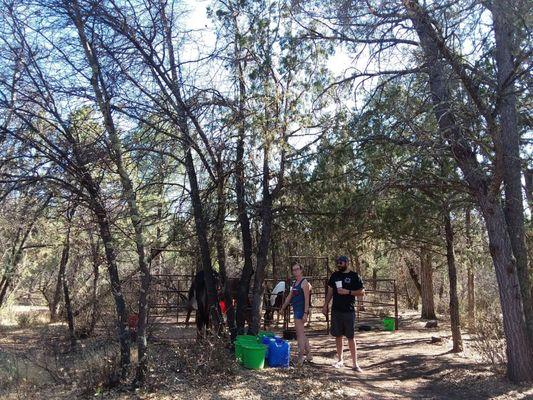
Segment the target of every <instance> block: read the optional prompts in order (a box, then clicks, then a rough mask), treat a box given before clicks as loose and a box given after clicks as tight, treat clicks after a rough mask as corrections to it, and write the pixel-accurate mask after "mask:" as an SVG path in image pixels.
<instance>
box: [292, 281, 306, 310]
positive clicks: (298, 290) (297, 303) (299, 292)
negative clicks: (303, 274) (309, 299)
mask: <svg viewBox="0 0 533 400" xmlns="http://www.w3.org/2000/svg"><path fill="white" fill-rule="evenodd" d="M304 281H305V279H302V280H301V281H300V283H298V284H296V283H295V284H294V285H292V288H291V293H292V297H291V305H292V307H293V308H300V307H304V306H305V296H304V290H303V289H302V283H303V282H304Z"/></svg>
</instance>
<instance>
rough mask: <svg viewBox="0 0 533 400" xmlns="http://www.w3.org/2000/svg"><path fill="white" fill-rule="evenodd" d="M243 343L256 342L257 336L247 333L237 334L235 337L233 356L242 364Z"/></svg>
mask: <svg viewBox="0 0 533 400" xmlns="http://www.w3.org/2000/svg"><path fill="white" fill-rule="evenodd" d="M243 344H257V338H256V337H255V336H249V335H239V336H237V338H236V339H235V358H236V359H237V361H238V362H240V363H241V364H242V362H243V359H242V345H243Z"/></svg>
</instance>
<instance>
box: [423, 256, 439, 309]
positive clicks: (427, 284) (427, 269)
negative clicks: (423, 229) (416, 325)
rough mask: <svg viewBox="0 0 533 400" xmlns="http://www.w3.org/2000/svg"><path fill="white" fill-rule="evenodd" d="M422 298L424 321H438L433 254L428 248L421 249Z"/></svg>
mask: <svg viewBox="0 0 533 400" xmlns="http://www.w3.org/2000/svg"><path fill="white" fill-rule="evenodd" d="M420 297H421V299H422V315H421V318H422V319H436V318H437V316H436V315H435V300H434V298H433V266H432V265H431V253H430V252H429V250H428V249H427V247H421V248H420Z"/></svg>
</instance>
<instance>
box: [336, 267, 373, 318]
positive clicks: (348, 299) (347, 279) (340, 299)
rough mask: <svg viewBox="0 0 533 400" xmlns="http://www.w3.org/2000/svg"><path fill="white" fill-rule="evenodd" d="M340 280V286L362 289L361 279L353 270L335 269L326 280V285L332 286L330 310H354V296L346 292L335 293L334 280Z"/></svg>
mask: <svg viewBox="0 0 533 400" xmlns="http://www.w3.org/2000/svg"><path fill="white" fill-rule="evenodd" d="M337 281H341V282H342V288H343V289H348V290H359V289H363V287H364V286H363V280H362V279H361V277H360V276H359V275H358V274H357V272H354V271H348V272H340V271H335V272H334V273H333V274H331V277H330V278H329V281H328V286H329V287H331V288H333V306H332V310H335V311H342V312H351V311H354V306H355V296H351V295H348V294H344V295H341V294H338V293H337V284H336V283H335V282H337Z"/></svg>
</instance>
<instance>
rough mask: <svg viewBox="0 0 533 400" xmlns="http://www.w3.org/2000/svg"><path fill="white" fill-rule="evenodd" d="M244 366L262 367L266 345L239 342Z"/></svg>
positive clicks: (251, 367) (250, 367)
mask: <svg viewBox="0 0 533 400" xmlns="http://www.w3.org/2000/svg"><path fill="white" fill-rule="evenodd" d="M241 347H242V359H243V363H244V367H245V368H248V369H263V367H264V366H265V355H266V346H265V345H264V344H259V343H256V344H253V343H241Z"/></svg>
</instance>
